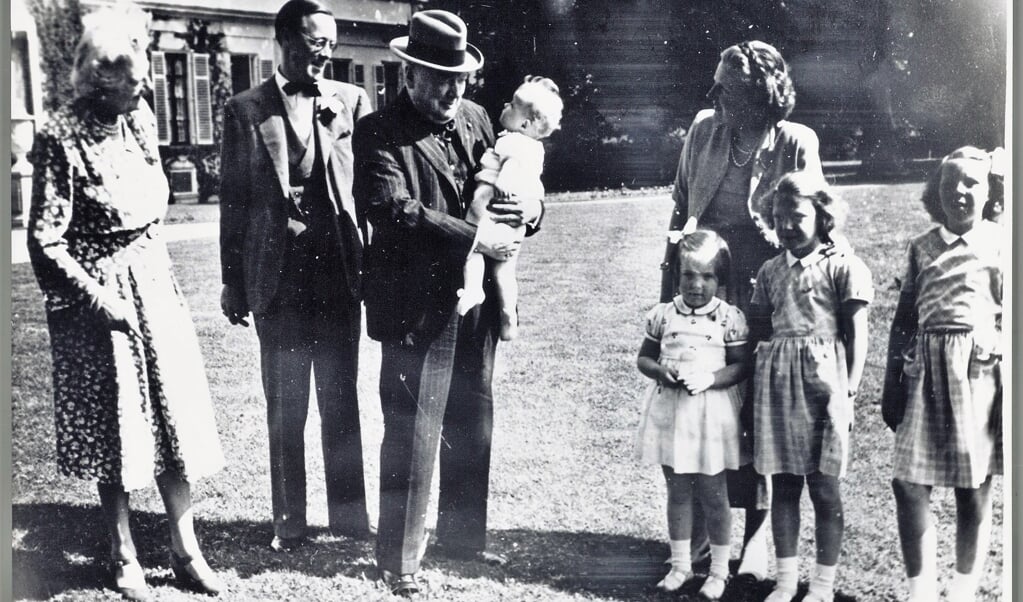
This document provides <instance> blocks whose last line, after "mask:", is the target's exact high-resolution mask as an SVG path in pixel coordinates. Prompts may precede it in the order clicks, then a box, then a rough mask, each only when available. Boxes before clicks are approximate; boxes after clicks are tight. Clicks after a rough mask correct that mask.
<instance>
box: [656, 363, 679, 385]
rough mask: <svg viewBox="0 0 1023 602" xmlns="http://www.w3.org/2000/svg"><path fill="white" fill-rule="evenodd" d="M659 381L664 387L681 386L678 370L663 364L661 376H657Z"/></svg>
mask: <svg viewBox="0 0 1023 602" xmlns="http://www.w3.org/2000/svg"><path fill="white" fill-rule="evenodd" d="M657 383H658V384H659V385H661V386H662V387H677V386H679V384H680V383H679V380H678V370H676V369H674V368H666V367H664V366H661V370H660V376H659V377H658V378H657Z"/></svg>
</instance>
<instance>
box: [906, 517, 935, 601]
mask: <svg viewBox="0 0 1023 602" xmlns="http://www.w3.org/2000/svg"><path fill="white" fill-rule="evenodd" d="M937 540H938V536H937V533H936V532H935V530H934V519H933V518H932V517H930V516H928V517H927V530H926V531H924V534H923V535H921V536H920V560H921V566H920V574H919V575H917V576H916V577H910V578H909V599H910V600H919V601H921V602H923V601H924V600H937V599H938V541H937Z"/></svg>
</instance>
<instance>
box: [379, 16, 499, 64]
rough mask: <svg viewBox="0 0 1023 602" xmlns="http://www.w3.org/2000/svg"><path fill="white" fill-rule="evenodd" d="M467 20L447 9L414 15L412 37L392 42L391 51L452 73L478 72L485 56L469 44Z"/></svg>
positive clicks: (411, 29) (396, 39) (411, 25)
mask: <svg viewBox="0 0 1023 602" xmlns="http://www.w3.org/2000/svg"><path fill="white" fill-rule="evenodd" d="M467 37H468V34H467V32H466V27H465V21H462V19H460V18H459V17H458V15H455V14H453V13H449V12H448V11H446V10H423V11H419V12H417V13H415V14H414V15H412V21H411V22H409V35H407V36H401V37H400V38H394V39H393V40H391V51H392V52H394V54H397V55H398V56H400V57H401V58H403V59H405V60H406V61H408V62H410V63H416V64H417V65H423V66H426V67H430V68H431V69H437V70H438V71H450V72H452V73H467V72H469V71H476V70H477V69H479V68H480V67H482V66H483V53H482V52H480V51H479V48H476V47H475V46H473V45H472V44H469V43H467V42H466V38H467Z"/></svg>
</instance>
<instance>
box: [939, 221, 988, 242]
mask: <svg viewBox="0 0 1023 602" xmlns="http://www.w3.org/2000/svg"><path fill="white" fill-rule="evenodd" d="M984 229H985V228H984V227H983V224H977V225H975V226H974V227H973V228H970V229H969V230H968V231H967V232H966V233H965V234H963V235H959V234H956V233H955V232H953V231H951V230H949V229H948V228H946V227H945V226H938V236H940V237H941V240H942V241H944V243H945V244H946V245H951V244H952V243H954V242H955V241H957V240H960V239H962V241H963V242H964V243H966V244H967V245H968V246H976V245H978V244H982V242H983V241H984V237H985V236H986V235H985V234H984V232H983V230H984Z"/></svg>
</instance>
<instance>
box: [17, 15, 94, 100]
mask: <svg viewBox="0 0 1023 602" xmlns="http://www.w3.org/2000/svg"><path fill="white" fill-rule="evenodd" d="M28 9H29V12H30V13H31V14H32V18H33V19H35V22H36V34H37V36H38V37H39V48H40V56H41V59H42V72H43V81H42V87H43V107H44V108H45V109H46V110H47V111H55V110H57V109H58V108H59V107H61V106H63V105H64V104H67V103H69V102H70V101H71V100H73V98H74V90H73V89H72V88H71V68H72V64H73V61H74V56H75V52H74V51H75V45H76V44H77V43H78V39H79V38H80V37H81V36H82V7H81V4H80V3H79V0H28Z"/></svg>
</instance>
